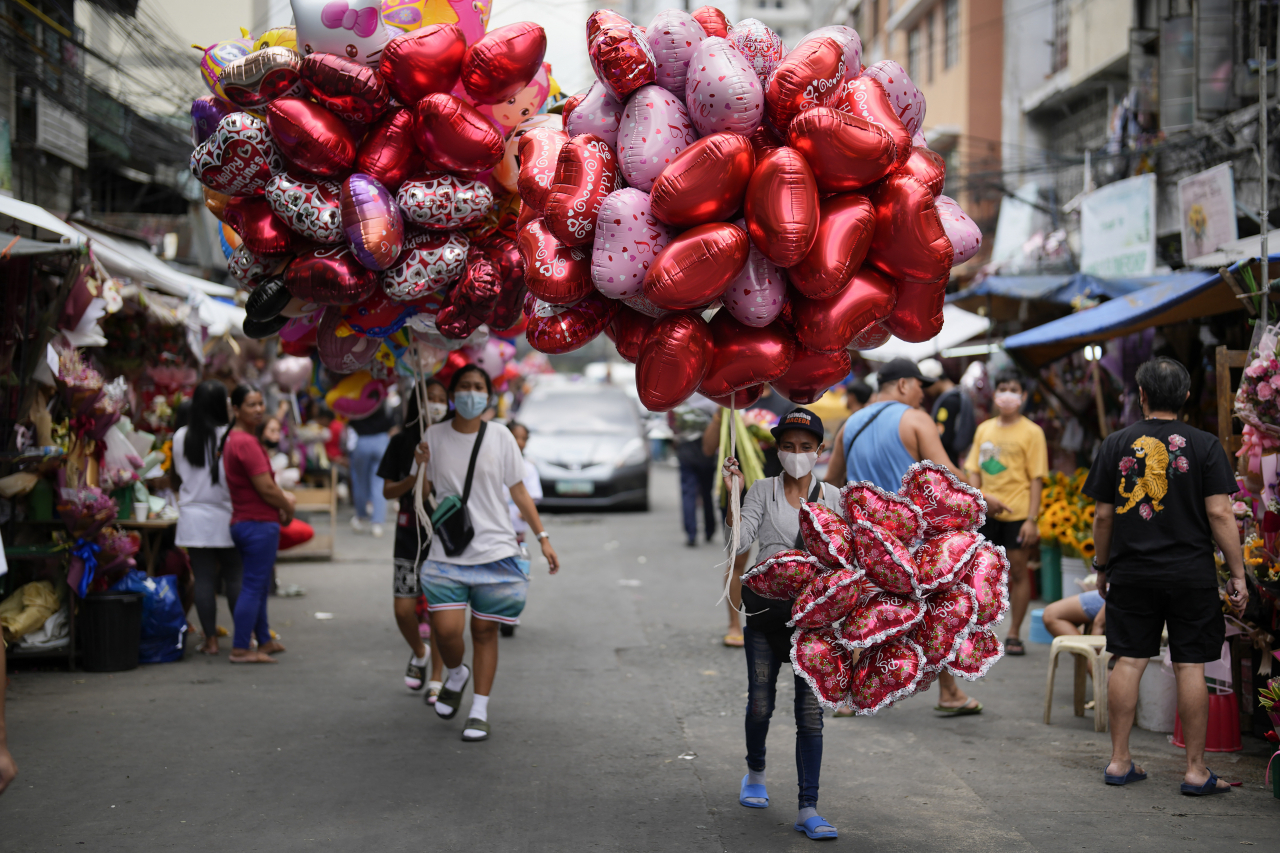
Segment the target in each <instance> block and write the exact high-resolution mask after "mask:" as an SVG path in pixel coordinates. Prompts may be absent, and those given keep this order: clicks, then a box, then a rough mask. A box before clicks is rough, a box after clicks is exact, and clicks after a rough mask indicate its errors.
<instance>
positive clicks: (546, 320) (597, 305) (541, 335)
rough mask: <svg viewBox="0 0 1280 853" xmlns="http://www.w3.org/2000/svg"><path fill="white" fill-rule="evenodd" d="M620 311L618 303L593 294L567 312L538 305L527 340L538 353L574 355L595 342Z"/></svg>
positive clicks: (527, 333) (565, 309)
mask: <svg viewBox="0 0 1280 853" xmlns="http://www.w3.org/2000/svg"><path fill="white" fill-rule="evenodd" d="M617 310H618V303H617V302H615V301H614V300H612V299H606V298H605V297H603V296H601V295H600V294H599V293H596V292H594V291H592V292H591V294H589V295H588V296H586V297H584V298H583V299H582V300H581V301H579V302H577V303H575V304H574V305H572V306H569V307H567V308H562V307H558V306H555V305H547V304H546V303H539V306H538V309H537V311H535V313H534V315H533V316H532V317H530V318H529V326H528V328H526V329H525V332H524V337H525V340H527V341H528V342H529V346H531V347H533V348H534V349H536V350H537V351H538V352H545V353H548V354H553V355H554V354H559V353H565V352H573V351H574V350H576V349H579V348H580V347H583V346H586V345H587V344H588V343H590V342H591V341H593V340H595V338H596V336H597V335H599V334H600V333H601V332H603V331H604V329H605V327H606V326H608V325H609V323H610V322H612V320H613V314H614V312H615V311H617Z"/></svg>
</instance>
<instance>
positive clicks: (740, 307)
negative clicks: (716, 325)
mask: <svg viewBox="0 0 1280 853" xmlns="http://www.w3.org/2000/svg"><path fill="white" fill-rule="evenodd" d="M734 224H735V225H737V226H738V227H739V228H741V229H743V230H746V222H744V221H743V220H741V219H740V220H738V221H737V222H736V223H734ZM720 299H721V301H722V302H723V303H724V307H725V310H726V311H728V312H729V313H730V314H732V315H733V318H734V319H735V320H737V321H738V322H739V323H741V324H743V325H744V326H751V327H753V328H757V329H760V328H764V327H765V326H767V325H769V324H770V323H772V322H773V321H774V320H775V319H776V318H777V316H778V315H779V314H781V313H782V309H783V308H784V307H786V304H787V276H786V273H784V272H783V271H782V270H781V269H780V268H779V267H778V266H777V265H775V264H774V263H773V261H771V260H769V259H768V258H766V257H765V256H764V253H763V252H761V251H760V250H759V249H758V248H756V246H755V243H754V242H752V244H751V246H750V252H749V254H748V255H747V263H746V264H745V265H744V266H743V267H742V272H740V273H738V275H737V277H736V278H734V280H733V281H731V282H729V287H728V289H726V290H725V292H724V293H723V294H721V296H720Z"/></svg>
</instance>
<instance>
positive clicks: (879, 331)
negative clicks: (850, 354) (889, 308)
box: [849, 322, 893, 352]
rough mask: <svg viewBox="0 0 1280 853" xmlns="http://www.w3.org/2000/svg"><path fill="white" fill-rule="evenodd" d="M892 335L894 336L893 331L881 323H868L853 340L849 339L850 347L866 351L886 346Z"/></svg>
mask: <svg viewBox="0 0 1280 853" xmlns="http://www.w3.org/2000/svg"><path fill="white" fill-rule="evenodd" d="M891 337H893V333H892V332H890V331H889V330H888V329H886V328H885V327H884V326H882V325H880V323H878V322H875V323H868V324H867V327H866V328H865V329H863V330H862V331H861V332H858V334H856V335H854V336H853V340H851V341H849V349H856V350H858V351H859V352H866V351H867V350H873V349H876V348H878V347H882V346H884V345H885V344H887V343H889V338H891Z"/></svg>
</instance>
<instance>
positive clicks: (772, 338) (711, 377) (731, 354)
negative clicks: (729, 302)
mask: <svg viewBox="0 0 1280 853" xmlns="http://www.w3.org/2000/svg"><path fill="white" fill-rule="evenodd" d="M709 327H710V329H711V335H712V342H713V344H714V349H713V351H712V355H711V361H710V363H709V365H708V367H707V375H706V378H705V379H703V380H702V384H701V385H700V386H699V388H698V390H699V391H701V392H702V393H703V394H705V395H706V396H708V397H726V396H728V395H729V394H732V393H733V392H735V391H741V390H743V389H744V388H750V387H752V386H755V385H760V384H762V383H765V382H772V381H773V380H775V379H780V378H781V377H782V376H783V375H784V374H786V372H787V370H789V369H790V367H791V362H792V360H793V359H794V358H795V352H796V343H795V340H794V339H793V338H792V337H791V333H790V332H788V331H787V330H786V328H785V327H784V326H783V325H782V324H781V323H779V322H777V321H775V322H773V323H770V324H769V325H767V326H765V327H763V328H754V327H752V326H747V325H744V324H742V323H740V322H738V321H737V320H735V319H734V318H733V317H732V316H731V315H730V314H729V312H728V311H723V310H722V311H717V312H716V314H715V316H714V317H712V318H711V323H710V324H709Z"/></svg>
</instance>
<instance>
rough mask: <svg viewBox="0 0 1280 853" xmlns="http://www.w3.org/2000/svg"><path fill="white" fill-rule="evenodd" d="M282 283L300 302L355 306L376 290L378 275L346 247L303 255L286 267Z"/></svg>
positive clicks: (325, 247)
mask: <svg viewBox="0 0 1280 853" xmlns="http://www.w3.org/2000/svg"><path fill="white" fill-rule="evenodd" d="M284 283H285V286H287V287H288V288H289V292H290V293H292V294H293V295H294V296H296V297H298V298H299V299H306V300H307V301H309V302H317V303H319V304H321V305H355V304H356V303H357V302H360V301H362V300H364V299H366V298H367V297H368V296H369V295H370V294H371V293H373V291H374V290H375V289H377V287H378V274H377V273H375V272H374V271H373V270H371V269H368V268H367V267H365V266H363V265H362V264H361V263H360V262H359V261H358V260H356V256H355V255H354V254H353V253H352V251H351V250H350V249H349V248H347V247H346V246H323V247H321V248H319V249H311V250H310V251H306V252H303V253H302V254H300V255H298V257H296V258H294V260H293V261H292V262H291V263H290V264H289V266H287V267H286V268H285V271H284Z"/></svg>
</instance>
